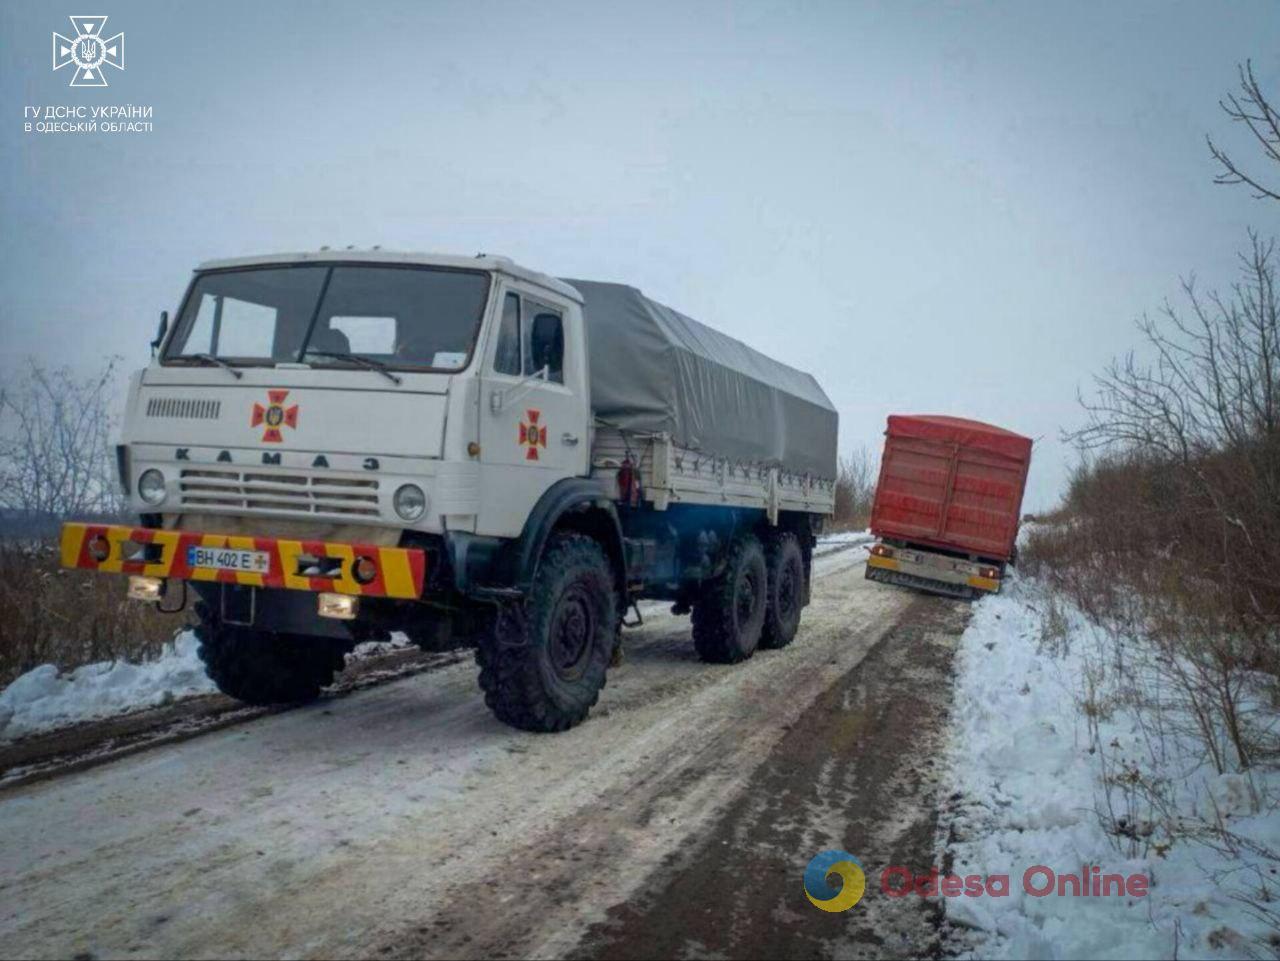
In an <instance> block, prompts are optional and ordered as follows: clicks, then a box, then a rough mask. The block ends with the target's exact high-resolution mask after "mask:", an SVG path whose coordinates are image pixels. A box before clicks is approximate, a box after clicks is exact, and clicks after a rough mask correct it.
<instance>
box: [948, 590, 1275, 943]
mask: <svg viewBox="0 0 1280 961" xmlns="http://www.w3.org/2000/svg"><path fill="white" fill-rule="evenodd" d="M1054 607H1055V608H1056V611H1055V623H1056V625H1057V627H1056V630H1054V631H1052V632H1051V637H1050V638H1049V640H1048V642H1046V639H1045V632H1044V626H1045V623H1046V617H1047V615H1048V613H1049V610H1050V596H1049V595H1048V593H1047V592H1046V591H1045V590H1043V589H1041V588H1040V587H1039V586H1038V585H1037V584H1035V583H1034V582H1029V581H1027V580H1025V579H1015V580H1013V582H1012V583H1011V585H1010V586H1009V587H1008V588H1006V591H1005V593H1003V594H1001V595H998V596H995V597H990V598H986V599H984V600H982V601H980V602H979V603H977V604H976V605H975V607H974V616H973V620H972V621H971V622H970V626H969V628H968V629H967V631H966V632H965V634H964V636H963V638H962V640H961V646H960V650H959V652H958V654H957V660H956V664H957V675H958V676H957V679H956V700H955V714H954V717H953V719H952V740H951V749H950V752H951V757H950V761H951V764H950V769H951V778H952V783H951V785H950V786H949V789H948V791H947V794H949V795H950V796H951V797H952V806H951V809H950V811H949V812H945V813H944V814H943V829H944V832H945V831H947V830H949V831H950V833H951V839H952V840H951V842H950V843H949V844H946V847H947V848H948V849H949V850H950V852H951V853H952V855H953V857H954V862H953V866H952V871H953V872H954V873H955V874H956V875H960V876H967V875H971V874H977V875H980V876H989V875H996V874H1004V875H1008V876H1009V878H1010V885H1009V895H1008V896H1007V897H989V896H986V895H983V896H980V897H973V898H970V897H951V898H948V899H947V913H948V917H949V918H950V920H951V921H952V922H953V924H957V925H960V926H962V927H964V928H968V929H970V931H969V935H970V936H971V939H972V941H971V947H972V951H973V954H974V955H975V956H980V957H1004V958H1197V957H1203V958H1234V957H1250V956H1254V957H1267V956H1274V955H1275V953H1276V945H1275V944H1274V942H1269V941H1268V940H1267V939H1268V938H1269V937H1272V936H1274V935H1273V934H1272V932H1274V931H1275V930H1276V925H1275V917H1274V916H1272V919H1271V921H1270V924H1268V922H1267V918H1266V917H1264V916H1263V915H1264V913H1265V911H1266V910H1267V900H1268V899H1269V898H1270V897H1272V896H1274V894H1276V893H1280V885H1278V884H1277V881H1278V880H1280V879H1277V877H1276V870H1277V866H1278V862H1277V861H1276V860H1275V859H1274V858H1268V857H1266V856H1265V853H1264V852H1266V851H1270V852H1276V851H1278V850H1280V816H1278V815H1277V808H1276V803H1277V802H1276V799H1277V797H1278V796H1280V778H1277V776H1276V771H1275V770H1274V769H1269V770H1264V769H1262V768H1261V766H1258V767H1255V768H1254V769H1253V771H1252V772H1250V774H1249V775H1248V776H1246V775H1244V774H1239V773H1231V772H1228V773H1223V774H1218V773H1217V772H1216V771H1215V769H1214V768H1213V767H1212V766H1211V765H1209V764H1207V763H1205V758H1204V756H1203V755H1204V751H1203V749H1202V748H1198V746H1197V744H1196V743H1195V742H1194V741H1193V739H1190V738H1187V737H1186V736H1185V735H1182V734H1180V733H1179V732H1181V731H1185V730H1186V728H1187V725H1185V724H1182V723H1178V721H1179V720H1180V719H1178V718H1176V717H1172V716H1168V715H1166V716H1164V717H1163V718H1155V719H1153V718H1152V717H1151V716H1150V715H1146V716H1141V717H1140V716H1138V715H1136V714H1135V713H1134V712H1132V711H1130V710H1126V709H1123V708H1122V707H1121V706H1120V705H1121V704H1122V703H1123V702H1124V701H1125V700H1126V699H1125V698H1121V697H1120V696H1119V695H1121V694H1122V693H1124V694H1128V695H1130V696H1132V693H1133V692H1132V691H1126V692H1121V691H1119V690H1116V689H1115V687H1114V685H1115V684H1117V683H1119V682H1118V681H1117V680H1116V672H1115V671H1108V670H1107V669H1106V667H1107V662H1108V659H1109V657H1111V656H1112V655H1111V648H1110V647H1109V646H1108V645H1106V644H1104V643H1103V640H1102V638H1101V637H1100V636H1099V634H1098V632H1096V630H1095V629H1094V628H1093V627H1092V626H1091V625H1090V624H1089V623H1088V622H1087V621H1086V620H1085V619H1084V617H1083V616H1082V615H1081V614H1080V613H1079V612H1078V611H1075V610H1072V609H1070V608H1068V607H1064V606H1063V604H1062V601H1061V599H1057V600H1056V601H1055V603H1054ZM1129 656H1130V657H1133V658H1134V659H1135V661H1139V662H1140V657H1141V652H1139V651H1130V652H1129ZM1128 683H1130V684H1132V683H1133V682H1132V681H1131V680H1130V681H1129V682H1128ZM1139 683H1140V684H1141V683H1151V684H1154V683H1155V680H1154V679H1152V678H1149V677H1147V678H1144V677H1143V676H1142V675H1141V673H1139ZM1166 693H1167V692H1166ZM1099 705H1103V706H1104V707H1103V708H1101V709H1100V708H1099ZM1086 707H1087V708H1089V713H1086ZM1181 720H1182V721H1186V720H1187V719H1185V718H1183V719H1181ZM1138 783H1143V784H1148V785H1155V786H1158V787H1159V788H1160V790H1161V793H1162V794H1163V795H1164V796H1165V797H1166V798H1167V799H1168V802H1169V807H1168V808H1166V809H1165V810H1164V811H1163V812H1159V813H1158V812H1156V811H1153V810H1152V809H1151V806H1150V805H1147V804H1144V803H1142V800H1141V797H1142V795H1141V794H1140V792H1137V791H1136V790H1134V788H1135V787H1136V785H1137V784H1138ZM1161 814H1163V816H1161ZM1104 824H1112V825H1118V829H1117V830H1114V831H1108V830H1106V829H1104ZM1224 825H1225V826H1226V828H1227V829H1229V832H1230V835H1231V837H1232V838H1233V839H1227V837H1226V836H1225V835H1224V834H1223V833H1222V831H1221V830H1220V828H1222V827H1223V826H1224ZM1193 835H1194V836H1195V837H1197V838H1199V839H1200V840H1199V842H1198V841H1196V840H1192V836H1193ZM1210 841H1211V842H1212V844H1210V843H1204V842H1210ZM944 843H945V835H944ZM1232 848H1234V850H1232ZM1251 849H1252V850H1251ZM1035 865H1042V866H1045V867H1047V868H1050V869H1051V870H1053V871H1055V872H1056V873H1057V874H1059V875H1061V874H1066V873H1072V874H1075V875H1077V876H1079V875H1080V874H1081V871H1082V867H1083V866H1086V865H1087V866H1090V868H1092V867H1093V866H1096V867H1097V868H1098V869H1099V872H1098V873H1099V874H1100V875H1101V874H1107V873H1114V874H1119V875H1121V876H1122V877H1125V876H1129V875H1134V874H1143V875H1146V876H1147V877H1148V878H1149V879H1150V881H1149V883H1150V892H1149V894H1148V896H1147V897H1145V898H1143V897H1129V896H1105V897H1080V896H1075V894H1074V892H1075V888H1074V887H1073V886H1072V883H1071V882H1066V883H1065V884H1066V887H1065V890H1067V891H1068V892H1070V893H1068V894H1067V895H1066V896H1057V895H1056V891H1055V893H1054V894H1051V895H1047V896H1040V897H1033V896H1031V895H1030V894H1028V893H1026V892H1025V891H1024V888H1023V880H1024V879H1023V874H1024V872H1025V871H1026V870H1027V869H1028V868H1031V867H1033V866H1035ZM1046 881H1047V875H1045V873H1044V872H1038V873H1037V874H1035V875H1034V876H1033V877H1032V878H1031V883H1032V886H1033V888H1035V889H1036V890H1043V889H1044V885H1045V883H1046ZM1112 890H1113V891H1114V887H1113V888H1112Z"/></svg>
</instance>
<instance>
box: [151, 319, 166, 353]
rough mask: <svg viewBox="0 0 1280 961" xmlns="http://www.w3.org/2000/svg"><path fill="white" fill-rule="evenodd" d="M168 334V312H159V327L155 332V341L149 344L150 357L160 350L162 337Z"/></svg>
mask: <svg viewBox="0 0 1280 961" xmlns="http://www.w3.org/2000/svg"><path fill="white" fill-rule="evenodd" d="M168 332H169V311H167V310H162V311H160V327H159V329H158V330H157V331H156V339H155V340H153V341H152V342H151V356H152V357H154V356H155V355H156V351H157V350H159V349H160V345H161V344H162V343H164V335H165V334H167V333H168Z"/></svg>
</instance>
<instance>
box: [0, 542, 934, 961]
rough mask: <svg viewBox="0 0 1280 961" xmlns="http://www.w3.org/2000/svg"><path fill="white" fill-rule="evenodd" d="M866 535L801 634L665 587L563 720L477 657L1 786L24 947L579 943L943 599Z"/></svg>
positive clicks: (839, 562) (169, 951)
mask: <svg viewBox="0 0 1280 961" xmlns="http://www.w3.org/2000/svg"><path fill="white" fill-rule="evenodd" d="M864 556H865V551H864V550H862V549H861V548H860V547H856V546H853V545H851V546H850V547H849V549H847V550H843V551H838V552H835V553H833V554H831V555H828V556H825V557H823V558H822V559H821V562H820V565H819V567H818V578H816V579H815V587H814V603H813V605H812V606H811V607H810V608H809V609H808V610H807V611H806V613H805V618H804V621H803V624H802V630H801V634H800V636H799V637H798V638H797V640H796V642H795V643H794V644H793V645H792V646H791V647H790V648H788V649H786V650H783V651H767V652H761V653H759V654H758V655H757V656H756V657H755V658H754V659H753V660H751V661H750V662H748V663H746V664H744V665H739V666H736V667H712V666H708V665H703V664H701V663H699V662H698V661H697V660H696V658H695V657H694V654H693V650H692V645H691V643H690V641H689V635H688V622H687V620H686V619H683V618H680V619H677V618H673V617H671V616H670V615H666V614H656V612H652V611H651V612H649V614H648V616H647V622H646V625H645V627H643V628H641V629H639V630H636V631H631V632H628V635H627V660H626V663H625V664H624V665H623V666H622V667H621V668H620V669H617V670H615V671H613V672H611V673H610V678H609V686H608V688H607V690H606V691H605V693H604V695H603V696H602V698H601V701H600V704H599V706H598V707H597V709H596V710H595V711H594V712H593V714H592V716H591V719H590V720H589V721H588V722H587V723H586V724H584V725H582V726H581V727H579V728H577V729H575V730H573V731H571V732H568V733H566V734H563V735H557V736H536V735H528V734H522V733H519V732H516V731H513V730H510V729H508V728H506V727H503V726H502V725H501V724H499V723H498V722H497V721H495V720H494V719H493V718H492V717H491V716H490V715H489V713H488V712H487V710H486V709H485V707H484V705H483V703H482V701H481V698H480V696H479V694H478V692H477V689H476V683H475V677H474V668H473V667H472V666H471V665H470V664H467V663H460V664H456V665H453V666H449V667H445V668H442V669H440V670H436V671H432V672H430V673H426V674H420V675H417V676H413V677H408V678H405V679H402V680H398V681H395V682H393V683H390V684H386V685H384V686H381V687H376V688H371V689H368V690H364V691H358V692H356V693H354V694H351V695H349V696H347V697H345V698H341V699H331V700H326V701H322V702H320V703H319V704H317V705H314V706H312V707H308V708H303V709H299V710H295V711H290V712H286V713H283V714H277V715H273V716H269V717H263V718H258V719H256V720H254V721H252V722H251V723H247V724H244V725H242V726H239V727H233V728H229V729H226V730H222V731H217V732H215V733H212V734H208V735H205V736H202V737H199V738H196V739H194V740H191V741H188V742H185V743H182V744H175V745H170V746H166V747H162V748H158V749H155V750H152V751H149V752H146V753H143V754H139V755H136V756H133V757H129V758H126V759H123V760H120V761H117V762H115V763H112V764H109V765H106V766H103V767H99V768H96V769H93V770H89V771H84V772H81V773H77V774H72V775H68V776H65V777H62V778H58V779H55V780H51V781H46V782H43V783H38V784H33V785H29V786H26V787H20V788H16V789H12V790H10V791H7V792H5V793H3V794H0V904H2V905H3V907H2V908H0V944H3V945H4V950H3V953H4V954H5V955H31V956H37V957H57V956H61V957H66V956H71V955H75V954H83V953H87V954H91V955H93V956H97V957H102V956H119V955H127V956H130V957H160V956H180V957H204V956H226V955H241V956H284V955H288V956H319V955H335V954H336V955H351V954H359V955H368V954H373V953H378V952H379V951H380V950H382V949H385V950H386V951H387V952H389V953H393V954H394V953H401V952H409V953H427V954H433V955H442V956H456V955H458V954H467V955H482V954H487V953H490V952H492V951H495V950H501V951H503V952H505V953H509V954H513V955H524V954H534V955H553V954H564V953H567V952H570V951H572V950H573V949H575V947H577V946H579V945H580V944H581V943H582V941H583V938H584V935H585V934H586V933H587V932H588V930H589V928H590V927H591V926H592V925H593V924H599V923H600V922H602V921H603V920H604V919H605V917H606V913H607V911H608V909H609V908H611V907H613V906H615V905H618V904H620V903H623V902H625V901H626V900H627V899H628V898H629V897H630V896H631V895H632V894H633V893H634V892H636V891H638V890H639V889H640V888H641V887H642V886H643V885H646V884H648V885H649V886H652V883H653V878H654V877H655V876H659V875H660V874H661V873H662V871H663V869H664V865H665V864H668V863H669V860H670V859H671V858H673V857H675V856H676V855H677V854H678V853H679V852H681V851H682V850H686V851H687V849H688V848H689V847H690V846H691V845H693V844H695V843H697V842H698V839H699V838H700V837H702V836H704V835H705V834H706V832H707V830H708V829H709V827H710V826H711V825H712V824H713V823H714V822H715V821H716V819H717V818H718V817H719V816H720V815H721V814H722V813H723V811H724V810H725V809H726V807H727V806H728V805H729V804H730V803H731V802H733V801H734V800H735V799H736V798H740V797H741V796H742V795H743V794H744V792H746V791H747V790H748V786H749V784H750V782H751V779H752V777H753V775H754V774H755V773H756V771H757V769H758V768H760V766H761V764H762V762H764V761H765V760H766V759H767V758H769V757H770V754H771V752H773V751H774V750H775V748H776V747H777V746H778V744H779V742H780V741H781V740H782V739H783V738H784V737H785V736H786V734H787V732H788V731H789V730H790V729H791V728H792V727H793V726H795V725H797V724H798V723H800V722H801V721H802V720H803V719H804V718H805V716H806V712H810V713H811V712H812V709H813V708H814V705H815V702H818V701H819V699H821V698H822V697H823V695H824V694H826V693H827V692H828V690H829V689H832V688H833V685H837V684H838V682H840V681H841V679H842V678H845V677H846V676H847V675H849V674H850V672H852V671H854V669H855V668H857V666H858V665H859V662H860V661H862V659H863V658H864V656H865V655H866V654H867V652H868V651H869V650H871V649H872V648H873V647H874V646H875V645H877V643H878V642H879V641H881V640H882V639H883V638H884V637H885V636H886V634H887V633H888V632H889V631H891V629H892V628H893V627H894V625H895V623H897V622H898V621H900V620H901V618H902V617H903V615H904V612H906V611H907V610H908V609H909V608H910V606H911V605H912V604H917V605H919V604H920V603H921V601H920V600H919V599H917V598H915V597H914V596H913V595H911V594H909V593H907V592H904V591H898V590H892V589H886V588H884V587H881V586H878V585H875V584H872V583H869V582H866V581H864V580H863V576H862V567H861V564H860V560H861V558H862V557H864ZM924 603H928V604H933V605H935V606H939V607H938V609H945V610H952V605H951V602H947V601H942V600H935V599H927V600H926V601H925V602H924ZM943 606H945V607H943ZM955 609H956V610H958V608H955ZM957 630H958V629H957ZM951 633H955V631H951ZM882 646H883V645H882ZM859 683H863V682H859ZM938 693H939V695H940V696H942V698H943V700H945V696H946V691H945V689H943V690H941V691H939V692H938ZM844 702H845V704H846V709H848V703H849V696H848V695H847V694H846V695H844ZM907 753H909V752H906V751H905V749H904V751H903V756H904V757H905V756H906V754H907ZM796 816H798V817H804V816H805V815H804V812H803V811H798V812H797V814H796ZM900 816H901V812H896V813H895V817H900ZM813 817H814V818H815V819H817V820H816V821H815V831H816V833H814V832H808V833H809V834H810V835H812V836H813V838H814V841H813V843H822V840H823V839H824V838H825V837H827V835H829V834H830V831H831V828H832V824H831V823H830V817H831V814H830V812H813ZM837 837H838V834H837ZM816 850H817V848H815V849H814V851H816ZM814 851H810V850H808V848H807V847H806V848H804V849H803V850H797V851H795V852H788V857H790V858H791V859H793V860H796V862H797V864H798V865H799V867H798V868H797V872H796V873H795V875H794V876H787V877H785V878H779V879H777V883H778V884H779V886H780V888H785V889H786V891H788V892H789V896H791V895H794V896H795V897H801V896H802V892H801V888H800V884H799V878H800V873H799V872H800V871H802V869H803V865H804V863H806V862H807V860H808V858H809V857H811V856H812V854H813V853H814ZM712 894H713V892H709V893H708V896H709V897H710V896H712ZM800 903H801V904H803V902H802V901H801V902H800ZM815 913H816V912H815ZM410 946H411V947H410Z"/></svg>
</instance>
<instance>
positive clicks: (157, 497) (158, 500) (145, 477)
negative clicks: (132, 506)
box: [138, 467, 165, 505]
mask: <svg viewBox="0 0 1280 961" xmlns="http://www.w3.org/2000/svg"><path fill="white" fill-rule="evenodd" d="M138 496H139V497H141V498H142V499H143V500H144V501H146V502H147V503H148V504H152V505H155V504H162V503H164V497H165V489H164V474H162V473H160V472H159V471H158V470H156V469H155V468H154V467H153V468H151V469H150V470H144V471H143V472H142V476H141V477H139V478H138Z"/></svg>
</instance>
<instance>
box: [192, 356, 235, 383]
mask: <svg viewBox="0 0 1280 961" xmlns="http://www.w3.org/2000/svg"><path fill="white" fill-rule="evenodd" d="M187 356H188V357H190V358H191V359H192V360H203V361H204V362H205V363H206V364H213V365H215V366H217V367H221V368H222V369H223V370H226V371H230V372H231V373H232V374H234V375H235V378H236V380H239V379H240V378H241V377H243V376H244V372H243V371H240V370H236V368H234V367H232V366H231V365H230V364H228V363H227V362H226V361H225V360H223V359H222V358H221V357H215V356H214V355H213V354H187Z"/></svg>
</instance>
